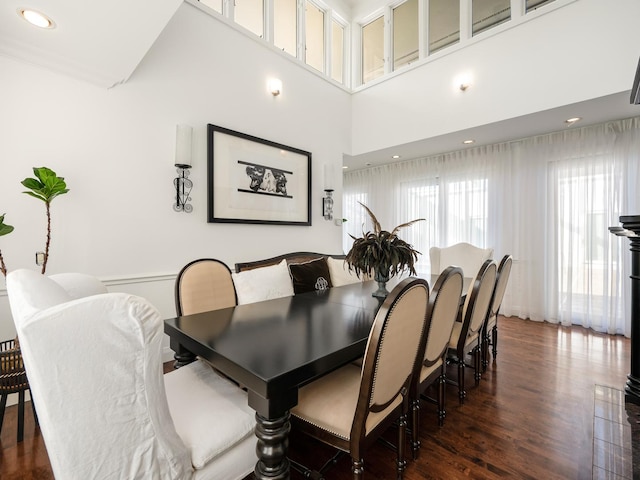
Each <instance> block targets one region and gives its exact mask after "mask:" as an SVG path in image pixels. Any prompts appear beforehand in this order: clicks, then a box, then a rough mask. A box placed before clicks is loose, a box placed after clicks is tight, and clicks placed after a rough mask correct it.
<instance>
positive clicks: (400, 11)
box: [392, 0, 420, 70]
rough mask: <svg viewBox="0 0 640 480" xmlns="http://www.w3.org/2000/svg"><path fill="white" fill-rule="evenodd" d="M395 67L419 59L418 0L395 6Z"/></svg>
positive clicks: (393, 14)
mask: <svg viewBox="0 0 640 480" xmlns="http://www.w3.org/2000/svg"><path fill="white" fill-rule="evenodd" d="M392 18H393V24H392V28H393V69H394V70H397V69H398V68H400V67H402V66H403V65H408V64H410V63H412V62H415V61H416V60H418V58H419V55H420V51H419V32H418V18H419V15H418V0H407V1H406V2H404V3H401V4H400V5H398V6H397V7H394V8H393V11H392Z"/></svg>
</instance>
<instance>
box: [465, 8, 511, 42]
mask: <svg viewBox="0 0 640 480" xmlns="http://www.w3.org/2000/svg"><path fill="white" fill-rule="evenodd" d="M471 19H472V25H471V31H472V34H473V35H477V34H478V33H481V32H484V31H485V30H488V29H490V28H493V27H495V26H497V25H500V24H501V23H503V22H506V21H508V20H510V19H511V0H472V3H471Z"/></svg>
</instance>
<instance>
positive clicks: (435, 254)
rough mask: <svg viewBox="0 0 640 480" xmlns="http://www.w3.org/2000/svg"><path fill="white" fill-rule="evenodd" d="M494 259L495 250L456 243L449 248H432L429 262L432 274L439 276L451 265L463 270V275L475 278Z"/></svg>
mask: <svg viewBox="0 0 640 480" xmlns="http://www.w3.org/2000/svg"><path fill="white" fill-rule="evenodd" d="M492 257H493V248H480V247H476V246H475V245H471V244H470V243H465V242H462V243H456V244H455V245H451V246H449V247H431V248H430V249H429V260H430V262H431V273H432V274H433V275H439V274H440V273H442V272H443V271H444V269H445V268H447V267H448V266H450V265H455V266H456V267H460V268H461V269H462V274H463V275H464V276H465V277H468V278H474V277H475V276H476V274H477V273H478V270H480V267H481V266H482V264H483V263H484V262H485V260H489V259H490V258H492Z"/></svg>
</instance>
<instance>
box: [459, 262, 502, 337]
mask: <svg viewBox="0 0 640 480" xmlns="http://www.w3.org/2000/svg"><path fill="white" fill-rule="evenodd" d="M495 285H496V264H495V262H493V261H492V260H487V261H486V262H484V264H483V265H482V267H480V270H479V272H478V275H477V276H476V278H475V280H474V283H473V287H472V290H471V297H470V299H469V300H468V301H467V302H466V304H465V311H464V312H463V316H464V319H463V324H467V325H468V327H467V332H466V340H465V338H464V337H463V335H461V336H460V337H461V338H460V339H459V342H463V343H464V344H466V343H468V342H469V341H470V340H473V338H475V337H477V336H478V335H479V332H480V329H481V328H482V325H483V323H484V322H485V321H486V319H487V315H488V313H489V307H490V303H491V298H492V295H493V289H494V288H495ZM463 328H464V327H463Z"/></svg>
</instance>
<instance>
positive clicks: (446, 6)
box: [428, 0, 460, 54]
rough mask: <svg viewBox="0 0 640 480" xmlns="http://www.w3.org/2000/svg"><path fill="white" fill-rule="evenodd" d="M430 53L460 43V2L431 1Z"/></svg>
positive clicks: (447, 0)
mask: <svg viewBox="0 0 640 480" xmlns="http://www.w3.org/2000/svg"><path fill="white" fill-rule="evenodd" d="M428 31H429V53H430V54H431V53H434V52H437V51H438V50H440V49H442V48H445V47H448V46H450V45H454V44H456V43H458V42H459V41H460V2H452V1H451V0H429V29H428Z"/></svg>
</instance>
